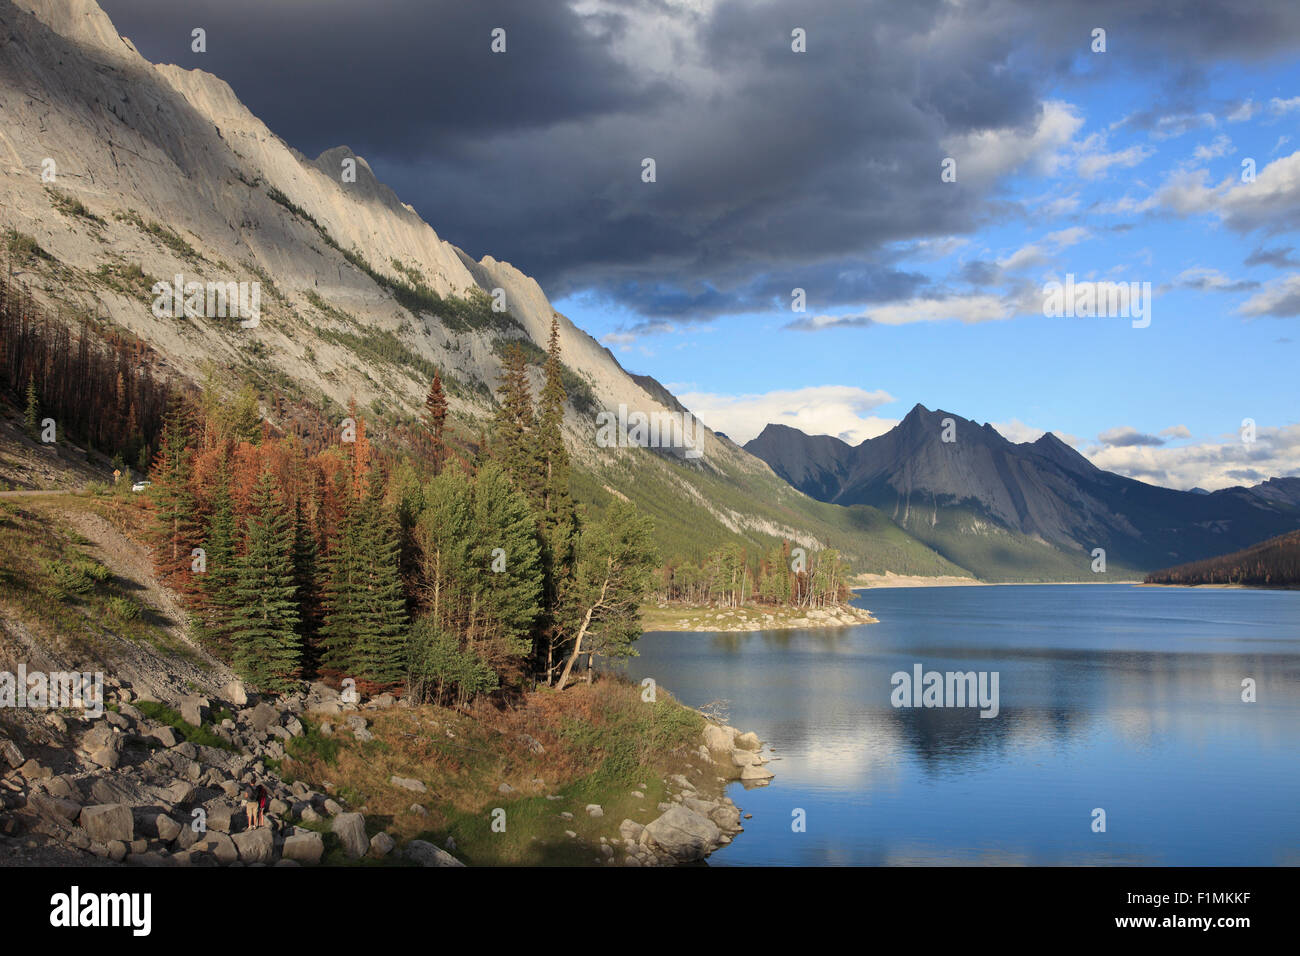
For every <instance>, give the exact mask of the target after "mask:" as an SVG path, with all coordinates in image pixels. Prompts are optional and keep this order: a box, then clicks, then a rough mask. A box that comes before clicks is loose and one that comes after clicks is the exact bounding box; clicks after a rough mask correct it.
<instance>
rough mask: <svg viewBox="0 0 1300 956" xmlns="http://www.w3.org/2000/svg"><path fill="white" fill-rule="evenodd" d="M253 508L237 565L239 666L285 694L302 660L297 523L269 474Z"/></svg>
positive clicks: (264, 686)
mask: <svg viewBox="0 0 1300 956" xmlns="http://www.w3.org/2000/svg"><path fill="white" fill-rule="evenodd" d="M250 506H251V508H250V512H249V515H248V530H247V548H246V550H245V553H244V554H243V555H242V556H241V557H240V558H239V559H238V560H237V561H236V564H235V584H234V588H233V594H234V597H235V608H234V612H233V616H232V619H231V628H232V630H231V643H232V644H233V645H234V664H235V668H236V670H237V671H238V672H239V673H240V675H241V676H242V677H244V678H245V679H246V680H248V681H249V682H250V683H252V684H253V686H254V687H257V688H259V689H261V690H265V691H273V692H280V691H285V690H288V689H289V688H290V687H291V686H292V682H293V678H294V677H295V676H296V675H297V673H298V672H299V669H300V667H301V664H302V643H301V639H300V638H299V636H298V623H299V619H298V603H297V588H296V587H295V586H294V583H293V556H292V551H293V526H292V523H291V521H290V519H289V516H288V515H287V514H286V513H285V509H284V506H283V503H282V502H281V501H280V499H279V496H278V495H277V494H276V492H275V482H274V480H273V479H272V477H271V474H270V473H269V472H263V473H262V475H261V477H260V478H259V479H258V482H257V487H256V489H255V490H254V492H253V497H252V500H251V502H250Z"/></svg>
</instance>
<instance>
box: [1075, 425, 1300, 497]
mask: <svg viewBox="0 0 1300 956" xmlns="http://www.w3.org/2000/svg"><path fill="white" fill-rule="evenodd" d="M1175 427H1178V426H1175ZM1179 437H1183V436H1181V435H1180V436H1179ZM1084 454H1085V455H1087V457H1088V458H1089V459H1090V460H1091V461H1092V463H1093V464H1094V465H1096V466H1097V467H1098V468H1104V469H1106V470H1107V471H1113V472H1116V473H1118V474H1121V475H1127V476H1128V477H1130V478H1136V479H1138V480H1139V481H1145V482H1148V483H1150V484H1153V485H1161V486H1163V487H1166V488H1181V489H1188V488H1197V487H1200V488H1204V489H1206V490H1207V491H1217V490H1218V489H1220V488H1230V487H1232V486H1233V485H1253V484H1258V483H1259V482H1261V481H1264V480H1265V479H1266V478H1275V477H1282V476H1287V475H1300V425H1286V426H1283V427H1280V428H1274V427H1265V426H1260V427H1258V428H1257V429H1256V438H1255V441H1253V442H1244V441H1242V440H1241V438H1240V436H1236V435H1225V436H1222V437H1221V440H1219V441H1215V442H1200V443H1197V444H1194V445H1182V446H1178V447H1168V446H1156V445H1110V446H1107V447H1104V448H1095V449H1087V450H1085V451H1084Z"/></svg>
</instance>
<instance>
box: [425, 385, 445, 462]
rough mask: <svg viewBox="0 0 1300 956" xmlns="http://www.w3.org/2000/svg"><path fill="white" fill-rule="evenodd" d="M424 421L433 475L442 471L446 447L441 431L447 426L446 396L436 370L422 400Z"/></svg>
mask: <svg viewBox="0 0 1300 956" xmlns="http://www.w3.org/2000/svg"><path fill="white" fill-rule="evenodd" d="M424 421H425V426H426V427H427V428H428V429H429V447H430V456H431V457H432V459H433V473H434V474H435V475H436V474H437V473H438V472H439V471H441V470H442V462H443V457H444V455H445V454H446V445H445V443H444V440H443V430H444V429H445V427H446V424H447V396H446V395H444V394H443V391H442V376H441V375H440V374H439V373H438V371H437V369H435V370H434V372H433V381H432V382H431V383H429V394H428V395H427V396H426V397H425V399H424Z"/></svg>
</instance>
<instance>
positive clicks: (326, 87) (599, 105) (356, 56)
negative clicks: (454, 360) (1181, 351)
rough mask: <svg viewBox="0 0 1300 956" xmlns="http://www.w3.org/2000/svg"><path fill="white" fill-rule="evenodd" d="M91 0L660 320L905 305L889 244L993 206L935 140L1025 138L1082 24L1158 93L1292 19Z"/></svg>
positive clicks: (1185, 6) (460, 229) (583, 284)
mask: <svg viewBox="0 0 1300 956" xmlns="http://www.w3.org/2000/svg"><path fill="white" fill-rule="evenodd" d="M103 3H104V6H105V9H106V10H107V11H108V12H109V14H110V16H112V17H113V18H114V22H115V23H116V24H117V26H118V29H119V30H120V31H121V32H122V33H124V34H126V35H127V36H130V37H131V38H132V39H133V40H134V41H135V42H136V44H137V46H138V47H139V48H140V50H141V52H142V53H144V55H145V56H147V57H149V58H150V59H152V60H155V61H165V62H176V63H179V64H180V65H182V66H185V67H201V68H203V69H205V70H208V71H210V72H213V73H216V74H217V75H219V76H221V77H222V78H224V79H226V80H227V81H229V82H230V84H231V85H232V87H234V89H235V92H236V93H237V94H238V95H239V96H240V97H241V99H243V100H244V102H245V103H246V104H247V105H248V106H249V107H250V108H251V109H252V110H253V112H254V113H256V114H257V115H258V116H259V117H261V118H262V119H263V120H265V121H266V123H267V124H268V125H269V126H270V127H271V129H272V130H274V131H275V132H276V133H278V134H279V135H281V136H282V137H284V138H285V139H286V140H287V141H288V142H289V143H290V144H292V145H293V146H295V147H297V148H299V149H301V150H302V151H303V152H305V153H307V154H309V155H312V156H314V155H316V154H317V153H319V152H320V151H321V150H323V149H325V148H328V147H330V146H334V145H338V144H341V143H347V144H348V145H350V146H351V147H353V148H354V149H356V150H357V152H358V153H360V154H361V155H363V156H365V157H366V159H367V160H368V161H369V162H370V164H371V165H372V167H373V168H374V169H375V171H376V173H377V174H378V175H379V176H380V178H381V179H383V180H384V181H385V182H387V183H388V184H389V185H390V186H392V187H393V188H394V189H395V190H396V191H397V193H398V195H400V196H401V197H402V199H403V200H405V201H407V202H410V203H411V204H412V205H413V206H414V207H415V208H416V209H417V210H418V211H419V212H420V213H421V215H423V216H424V218H425V219H427V220H428V221H429V222H430V223H431V224H432V225H433V226H434V228H435V229H436V230H437V231H438V232H439V234H440V235H442V236H443V237H444V238H447V239H448V240H450V241H452V242H454V243H456V244H457V245H460V246H462V247H463V248H465V249H466V250H467V251H468V252H469V253H470V254H472V255H474V256H481V255H484V254H488V253H490V254H492V255H494V256H496V257H497V258H501V259H507V260H509V261H511V262H513V263H514V264H515V265H517V266H518V267H519V268H521V269H523V270H524V271H526V272H528V273H530V274H533V275H535V276H536V277H537V278H538V279H539V281H541V282H542V284H543V286H544V287H545V289H546V291H547V292H548V293H549V294H550V295H551V296H553V297H556V296H562V295H564V294H566V293H574V292H583V291H588V292H591V293H592V294H594V295H597V296H604V297H607V298H609V299H610V300H614V301H616V302H618V303H620V304H622V305H624V306H626V307H628V308H630V309H632V310H633V311H635V312H636V313H637V314H639V315H641V316H644V317H646V318H648V319H664V318H668V319H671V320H673V321H688V320H694V319H706V318H709V317H712V316H715V315H717V314H720V313H723V312H738V311H746V310H749V309H753V308H757V307H762V308H771V307H773V305H774V304H775V305H776V306H777V307H780V306H782V305H784V306H786V307H788V303H789V295H790V289H791V288H793V287H796V286H797V287H803V288H805V289H806V290H807V293H808V297H809V300H810V302H812V301H816V302H818V308H820V307H823V306H833V305H849V304H854V303H856V304H867V303H870V302H873V301H879V300H880V299H882V298H889V297H891V296H906V295H911V294H914V293H915V292H916V291H917V290H918V288H919V287H920V285H921V284H922V280H921V279H920V277H918V276H915V275H912V274H909V273H905V272H899V271H896V270H895V269H894V268H893V267H892V266H891V265H890V262H891V253H890V252H889V251H888V250H889V249H890V247H891V244H895V243H899V242H907V241H912V240H916V239H922V238H927V237H938V236H947V235H952V234H960V233H965V232H970V231H973V230H974V229H975V228H977V227H978V226H979V225H981V224H983V223H986V222H987V221H989V218H990V217H991V216H992V217H994V218H996V217H998V216H1007V215H1016V214H1018V213H1017V211H1016V209H1015V208H1014V207H1013V204H1012V205H1008V204H1006V203H1004V202H1003V201H1002V200H1001V199H1000V198H999V197H998V195H997V193H996V185H995V184H991V185H988V186H985V187H978V186H976V185H974V184H970V183H964V184H963V186H962V187H961V188H954V187H953V185H952V184H943V183H941V182H940V179H939V162H940V160H941V159H942V158H943V157H944V156H945V155H946V153H945V143H950V142H952V141H953V140H954V139H955V138H957V137H960V136H961V135H963V134H966V133H971V132H976V131H980V130H985V129H1008V130H1012V131H1014V132H1016V133H1018V134H1020V135H1021V136H1024V135H1026V134H1028V133H1029V132H1030V131H1032V130H1033V129H1034V128H1035V126H1036V124H1037V123H1039V122H1040V120H1041V117H1042V107H1041V102H1042V100H1043V99H1044V98H1046V97H1047V96H1048V95H1049V94H1050V92H1051V91H1052V90H1053V88H1054V87H1055V86H1056V84H1057V83H1058V81H1065V82H1071V81H1077V80H1078V76H1077V72H1076V71H1077V61H1078V59H1079V58H1080V57H1081V56H1082V55H1083V54H1084V53H1085V52H1086V50H1087V44H1088V42H1089V37H1090V34H1091V30H1092V28H1093V27H1094V26H1097V25H1102V26H1104V27H1105V28H1106V29H1107V31H1108V46H1109V50H1110V52H1108V54H1107V57H1108V67H1109V68H1114V69H1131V70H1137V71H1152V70H1156V69H1157V68H1158V67H1159V65H1160V64H1162V63H1163V64H1173V70H1172V72H1171V73H1170V77H1171V79H1170V80H1169V85H1170V87H1171V88H1170V90H1169V91H1168V95H1167V97H1166V98H1167V99H1168V101H1169V102H1171V103H1181V102H1182V99H1183V98H1184V93H1185V91H1186V90H1187V89H1188V88H1192V87H1196V86H1198V84H1199V82H1200V79H1199V73H1200V71H1201V69H1202V67H1204V66H1206V65H1208V64H1209V63H1211V62H1212V61H1215V60H1217V59H1220V58H1223V57H1237V58H1243V59H1263V58H1267V57H1270V56H1273V55H1275V54H1277V53H1278V52H1279V51H1282V50H1285V49H1294V47H1295V45H1296V43H1297V37H1300V4H1294V3H1290V2H1278V3H1268V4H1266V3H1263V2H1262V0H1253V2H1245V3H1243V2H1240V0H1201V2H1196V3H1193V2H1192V0H1150V2H1146V3H1143V4H1132V3H1131V2H1130V0H1044V2H1035V3H1029V2H1018V0H968V2H966V3H964V4H961V5H956V4H952V3H948V2H944V0H909V2H905V3H900V2H893V0H889V2H884V0H881V2H877V3H866V2H856V0H855V2H843V0H806V2H801V3H797V4H794V3H770V2H769V3H764V2H757V0H726V2H721V3H719V4H716V5H713V6H711V7H710V6H709V5H707V4H700V6H701V7H702V8H703V9H704V11H705V12H702V13H701V12H690V10H688V9H687V8H686V7H685V6H683V4H682V3H680V2H676V0H600V2H596V0H590V2H588V3H586V4H584V10H588V11H590V10H591V9H594V10H595V11H596V12H594V13H592V12H585V13H583V14H579V13H576V12H575V11H574V10H573V9H572V7H571V6H570V5H568V4H563V3H560V2H536V0H513V2H502V0H475V2H466V0H390V2H386V3H380V2H369V3H359V2H355V0H314V2H308V0H280V2H274V3H271V2H266V0H256V2H254V0H197V2H191V3H186V4H177V3H175V2H174V0H103ZM1135 7H1140V8H1141V9H1134V8H1135ZM195 26H202V27H204V28H205V29H206V30H207V34H208V37H207V39H208V52H207V53H206V54H194V53H191V52H190V30H191V29H192V28H193V27H195ZM497 26H502V27H505V28H506V30H507V42H508V52H507V53H506V54H504V55H494V54H492V53H491V52H490V51H489V34H490V31H491V29H492V28H494V27H497ZM795 26H799V27H802V28H804V29H806V30H807V34H808V52H807V53H805V54H798V55H797V54H794V53H792V52H791V50H790V31H791V29H792V28H793V27H795ZM1115 119H1119V117H1115ZM1133 122H1134V123H1142V122H1148V120H1147V119H1146V118H1145V117H1143V118H1140V119H1136V120H1133ZM1149 122H1150V123H1151V124H1152V126H1153V128H1154V127H1158V126H1159V123H1160V117H1159V116H1155V115H1152V116H1151V117H1150V119H1149ZM1008 139H1011V138H1008ZM644 157H653V158H654V159H655V161H656V164H657V182H655V183H653V184H646V183H643V182H642V181H641V161H642V159H643V158H644ZM1030 158H1031V157H1028V156H1024V157H1017V156H1014V155H1013V156H1009V157H1007V158H1006V161H1005V162H1004V163H1003V164H1002V165H1001V166H999V170H1000V171H1005V169H1009V168H1014V167H1015V165H1016V164H1017V163H1019V162H1021V161H1022V160H1028V159H1030ZM812 308H813V307H812V306H810V311H811V310H812Z"/></svg>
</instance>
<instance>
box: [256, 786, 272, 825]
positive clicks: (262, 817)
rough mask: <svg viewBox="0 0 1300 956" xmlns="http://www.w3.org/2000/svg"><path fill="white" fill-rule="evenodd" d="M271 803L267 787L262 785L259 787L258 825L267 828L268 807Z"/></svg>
mask: <svg viewBox="0 0 1300 956" xmlns="http://www.w3.org/2000/svg"><path fill="white" fill-rule="evenodd" d="M270 802H271V795H270V794H269V793H267V792H266V787H264V786H262V785H261V784H260V783H259V784H258V785H257V825H258V826H259V827H264V826H266V805H267V804H268V803H270Z"/></svg>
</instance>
